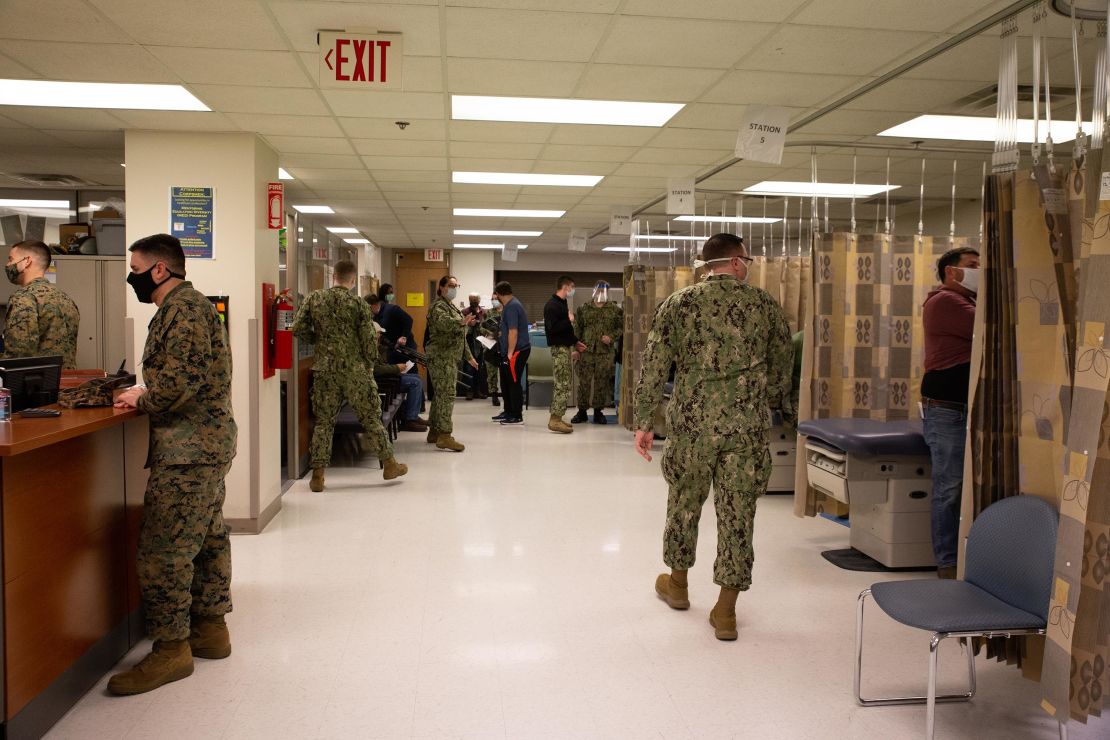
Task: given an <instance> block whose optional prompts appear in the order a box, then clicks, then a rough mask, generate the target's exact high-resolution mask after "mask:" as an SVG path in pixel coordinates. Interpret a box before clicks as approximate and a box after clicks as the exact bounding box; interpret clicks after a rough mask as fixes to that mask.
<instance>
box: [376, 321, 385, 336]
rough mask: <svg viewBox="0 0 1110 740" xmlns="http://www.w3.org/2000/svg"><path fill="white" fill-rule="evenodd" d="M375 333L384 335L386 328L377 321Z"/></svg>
mask: <svg viewBox="0 0 1110 740" xmlns="http://www.w3.org/2000/svg"><path fill="white" fill-rule="evenodd" d="M374 331H376V332H378V333H379V334H384V333H385V327H383V326H382V325H381V324H379V323H378V322H377V321H375V322H374Z"/></svg>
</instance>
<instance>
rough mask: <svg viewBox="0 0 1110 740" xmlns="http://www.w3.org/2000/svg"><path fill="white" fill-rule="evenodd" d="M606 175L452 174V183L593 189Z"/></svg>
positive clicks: (531, 173)
mask: <svg viewBox="0 0 1110 740" xmlns="http://www.w3.org/2000/svg"><path fill="white" fill-rule="evenodd" d="M603 178H604V175H542V174H538V173H534V172H452V173H451V182H459V183H469V184H472V185H553V186H555V187H567V188H592V187H593V186H594V185H597V184H598V183H599V182H601V180H602V179H603Z"/></svg>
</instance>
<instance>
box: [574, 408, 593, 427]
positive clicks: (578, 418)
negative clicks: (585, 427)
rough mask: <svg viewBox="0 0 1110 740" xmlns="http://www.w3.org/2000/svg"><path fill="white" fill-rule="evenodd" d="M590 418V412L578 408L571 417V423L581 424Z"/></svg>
mask: <svg viewBox="0 0 1110 740" xmlns="http://www.w3.org/2000/svg"><path fill="white" fill-rule="evenodd" d="M589 420H590V414H589V412H588V411H586V409H578V413H577V414H575V415H574V416H573V417H571V420H570V423H571V424H583V423H585V422H587V421H589Z"/></svg>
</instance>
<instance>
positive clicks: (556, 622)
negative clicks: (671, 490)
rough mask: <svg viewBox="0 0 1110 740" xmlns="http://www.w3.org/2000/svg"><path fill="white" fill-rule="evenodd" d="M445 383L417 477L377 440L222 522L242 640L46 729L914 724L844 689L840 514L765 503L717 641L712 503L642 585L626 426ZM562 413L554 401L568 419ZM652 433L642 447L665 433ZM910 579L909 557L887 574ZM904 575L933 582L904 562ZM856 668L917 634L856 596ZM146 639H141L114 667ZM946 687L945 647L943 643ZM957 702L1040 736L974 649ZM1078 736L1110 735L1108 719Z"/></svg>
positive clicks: (906, 688) (890, 660) (637, 494)
mask: <svg viewBox="0 0 1110 740" xmlns="http://www.w3.org/2000/svg"><path fill="white" fill-rule="evenodd" d="M493 411H494V410H493V409H492V408H491V407H490V406H489V405H488V402H481V401H473V402H466V401H462V400H460V401H459V403H458V404H457V406H456V410H455V420H456V437H457V438H458V439H459V440H460V441H462V442H464V443H465V444H467V446H468V448H467V451H466V452H465V453H462V454H454V453H449V452H444V451H437V450H435V449H434V448H433V447H432V446H430V445H427V444H425V442H424V437H423V435H417V434H411V433H408V434H402V437H401V440H400V442H399V444H398V445H397V457H398V459H400V460H401V461H402V462H406V463H408V464H409V467H410V472H409V475H408V476H407V477H405V478H404V479H402V480H401V481H400V482H392V483H384V482H383V481H382V480H381V473H380V471H378V470H377V462H376V460H370V459H367V460H366V461H364V462H363V463H362V466H361V467H354V468H332V469H330V470H329V471H328V478H327V490H326V492H325V493H322V494H313V493H311V492H310V491H309V490H308V483H307V480H304V481H300V482H299V483H297V484H296V485H295V486H294V487H293V488H292V489H291V490H290V491H289V492H288V493H287V494H286V496H285V500H284V504H283V510H282V512H281V514H280V515H279V516H278V518H277V519H276V520H275V521H274V522H273V523H272V524H271V525H270V526H269V528H268V529H267V530H266V532H265V533H264V534H262V535H259V536H253V537H252V536H243V537H236V538H235V539H234V540H233V542H232V547H233V552H234V569H235V581H234V592H233V597H234V601H235V611H234V613H233V614H232V615H231V616H229V618H228V623H229V625H230V628H231V635H232V642H233V645H234V652H233V654H232V655H231V657H230V658H228V659H226V660H222V661H203V660H198V661H197V664H196V672H195V673H194V674H193V676H192V677H190V678H188V679H186V680H184V681H179V682H177V683H175V684H171V685H168V686H165V687H163V688H161V689H158V690H157V691H154V692H152V693H149V694H146V695H141V696H135V697H130V698H116V697H111V696H108V695H107V694H106V693H105V683H106V680H107V679H106V678H105V680H104V681H102V682H101V683H100V684H98V685H97V686H96V688H94V689H93V690H92V691H91V692H90V693H89V694H88V695H87V696H86V697H85V698H84V699H83V700H82V701H81V702H80V703H79V704H78V705H77V706H76V707H75V708H74V709H73V710H72V711H71V712H70V713H69V714H68V715H67V716H66V717H65V718H64V719H63V720H62V721H61V722H59V723H58V725H56V726H55V728H54V730H53V731H52V732H51V733H50V735H49V736H48V737H51V738H82V739H85V738H152V739H157V740H168V739H171V738H188V739H190V740H193V739H196V738H222V737H227V738H268V739H272V738H298V739H300V738H304V739H306V740H308V739H314V738H511V739H514V740H515V739H517V738H551V739H556V738H560V739H561V738H883V739H888V738H915V737H922V736H923V735H924V730H925V710H924V708H923V707H889V708H862V707H859V706H857V705H856V703H855V701H854V698H853V693H852V661H853V642H854V630H855V626H854V625H855V603H856V596H857V594H858V593H859V592H860V590H861V589H863V588H865V587H867V586H868V585H870V584H871V583H872V582H874V581H875V580H880V579H885V578H888V576H886V575H882V574H870V573H853V572H849V571H844V570H840V569H838V568H836V567H834V566H832V565H830V564H829V563H827V562H825V561H824V560H823V559H822V558H821V555H820V553H821V551H822V550H824V549H830V548H838V547H846V546H847V541H848V530H847V529H845V528H844V527H842V526H840V525H837V524H834V523H832V522H830V521H827V520H824V519H798V518H795V517H794V516H793V514H792V508H791V507H792V499H791V497H790V496H776V495H769V496H767V497H765V498H764V499H763V500H762V501H761V502H760V504H759V511H758V515H757V524H756V538H755V542H756V567H755V584H754V586H753V588H752V590H751V591H749V592H747V593H745V594H741V596H740V601H739V603H738V604H737V607H738V615H739V625H740V639H739V640H738V641H736V642H732V643H722V642H718V641H717V640H716V639H714V637H713V632H712V629H711V628H710V626H709V624H708V621H707V619H708V613H709V609H710V607H711V606H712V605H713V602H714V600H715V598H716V587H715V586H713V584H712V577H711V571H712V560H713V553H714V551H715V544H716V535H715V531H716V530H715V524H714V520H713V512H712V506H711V504H710V505H707V508H706V511H705V516H704V518H703V520H702V540H701V542H700V543H699V554H700V559H699V561H698V564H697V565H696V566H695V567H694V569H693V570H692V571H691V573H690V598H691V601H692V602H693V606H692V607H691V609H690V610H689V611H685V612H676V611H672V610H670V609H669V608H667V607H666V605H664V604H663V603H662V602H661V601H659V600H658V599H657V598H656V597H655V594H654V591H653V583H654V580H655V576H656V574H658V573H660V572H662V571H663V565H662V561H661V533H662V527H663V514H664V510H665V503H666V485H665V484H664V482H663V480H662V477H661V475H660V471H659V458H658V456H657V457H656V460H655V462H653V463H651V464H648V463H646V462H644V461H643V460H641V459H640V458H639V457H638V456H637V455H636V454H635V452H634V450H633V448H632V435H631V434H630V433H629V432H627V431H626V430H624V429H623V428H621V427H618V426H616V425H610V426H607V427H600V426H594V425H592V424H590V425H579V426H576V428H575V432H574V434H572V435H569V436H560V435H555V434H552V433H550V432H548V431H547V429H546V422H547V411H546V409H542V410H541V409H535V410H532V411H530V412H528V413H527V424H526V425H525V426H523V427H508V428H502V427H500V426H498V425H494V424H491V423H490V422H489V416H490V414H491V413H492V412H493ZM568 418H569V415H568ZM657 447H658V445H657ZM898 577H906V576H898ZM912 577H929V578H931V577H935V576H933V575H916V576H912ZM869 615H870V617H871V619H870V622H869V625H870V627H871V629H870V630H869V635H870V638H871V639H870V641H869V648H870V649H869V651H868V653H867V656H866V659H865V665H866V666H867V673H866V674H865V686H866V687H867V690H868V691H869V692H870V693H872V694H874V693H876V692H880V691H884V690H886V691H889V692H891V693H894V692H920V691H923V690H924V687H925V678H926V675H927V656H928V647H927V645H928V639H927V635H926V634H925V633H921V632H917V631H915V630H912V629H909V628H905V627H901V626H898V625H895V624H893V623H891V622H890V620H888V619H886V618H885V617H883V616H882V615H881V614H880V613H879V612H878V611H877V610H876V611H872V612H869ZM147 650H148V645H147V644H145V643H144V644H142V645H140V646H138V647H137V648H136V649H135V650H134V651H133V652H132V653H131V654H130V655H128V656H127V657H126V658H125V659H124V661H123V663H122V664H121V665H130V664H131V663H133V662H134V661H136V660H137V659H138V658H140V657H141V656H142V655H144V654H145V653H146V651H147ZM941 661H942V666H941V668H942V670H941V677H942V682H941V690H942V691H946V690H947V691H951V690H956V689H957V688H958V687H959V686H960V680H961V678H962V675H963V674H962V673H961V668H962V667H963V666H964V665H965V661H964V660H963V657H962V655H960V653H959V647H958V646H955V645H952V646H949V647H948V649H947V650H946V651H942V656H941ZM978 668H979V694H978V695H977V697H976V699H975V701H974V702H973V703H971V704H949V705H941V706H940V707H938V710H937V737H938V738H976V740H986V739H987V738H998V739H999V740H1013V739H1014V738H1055V737H1057V729H1056V724H1055V722H1054V721H1052V720H1050V719H1049V718H1048V717H1047V716H1045V715H1044V713H1043V712H1042V711H1041V709H1040V708H1039V704H1040V694H1039V692H1038V686H1037V685H1036V684H1034V683H1032V682H1029V681H1026V680H1024V679H1022V678H1021V677H1020V676H1019V673H1018V671H1017V670H1015V669H1013V668H1010V667H1006V666H1004V665H998V664H995V663H993V662H988V661H987V660H986V659H984V658H980V659H979V660H978ZM1070 737H1071V738H1072V739H1073V740H1075V739H1076V738H1083V739H1087V738H1107V737H1110V720H1105V719H1103V720H1094V721H1093V724H1092V725H1089V726H1083V725H1077V724H1073V725H1072V726H1071V727H1070Z"/></svg>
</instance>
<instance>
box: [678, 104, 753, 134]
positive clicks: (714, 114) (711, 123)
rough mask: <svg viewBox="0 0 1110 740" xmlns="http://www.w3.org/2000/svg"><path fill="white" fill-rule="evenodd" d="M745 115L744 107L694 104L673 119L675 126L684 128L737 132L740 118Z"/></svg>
mask: <svg viewBox="0 0 1110 740" xmlns="http://www.w3.org/2000/svg"><path fill="white" fill-rule="evenodd" d="M743 115H744V106H742V105H722V104H720V103H693V104H692V105H688V106H686V107H685V108H683V109H682V110H680V111H679V112H678V114H677V115H676V116H675V117H674V118H673V119H671V120H672V121H674V125H675V126H679V127H682V128H707V129H718V130H720V129H723V130H725V131H736V130H737V128H738V127H739V126H740V117H741V116H743Z"/></svg>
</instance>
